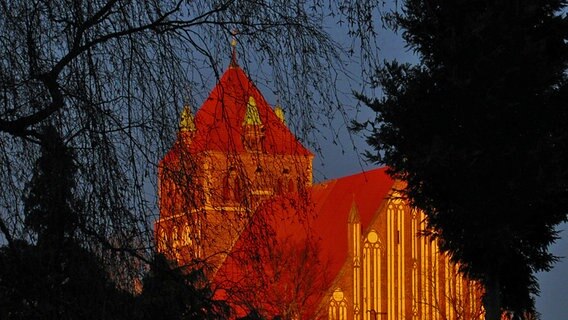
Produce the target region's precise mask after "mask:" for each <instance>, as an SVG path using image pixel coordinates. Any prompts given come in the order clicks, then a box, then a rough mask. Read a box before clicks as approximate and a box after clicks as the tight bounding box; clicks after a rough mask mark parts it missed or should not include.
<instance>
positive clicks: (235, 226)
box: [155, 52, 484, 320]
mask: <svg viewBox="0 0 568 320" xmlns="http://www.w3.org/2000/svg"><path fill="white" fill-rule="evenodd" d="M313 158H314V155H313V154H312V153H311V152H310V151H309V150H308V149H307V148H306V147H304V146H303V145H302V143H301V142H300V141H299V140H298V139H297V138H296V137H295V136H294V134H293V133H292V132H291V131H290V130H289V129H288V126H287V124H286V117H285V114H284V111H283V109H282V108H281V107H279V106H274V107H272V106H270V105H269V104H268V103H267V101H266V100H265V99H264V97H263V96H262V94H261V92H260V91H259V90H258V89H257V87H256V86H255V84H254V83H253V82H252V81H251V80H250V78H249V77H248V76H247V74H246V73H245V71H244V70H243V69H242V68H241V67H240V66H239V65H238V64H237V61H236V58H235V54H234V52H233V59H232V61H231V63H230V66H229V68H228V69H227V70H226V71H225V72H224V74H223V75H222V76H221V78H220V80H219V82H218V83H217V85H216V86H215V88H213V90H212V91H211V93H210V95H209V97H208V98H207V99H206V100H205V101H204V102H203V105H202V106H201V107H200V108H199V109H198V110H197V111H196V112H195V114H194V113H193V112H192V110H191V109H190V108H189V107H187V106H186V107H185V108H184V109H183V111H182V113H181V117H180V125H179V131H178V135H177V139H176V141H175V143H174V145H173V146H172V148H171V149H170V150H169V151H168V152H167V154H166V155H165V156H164V157H163V159H162V160H161V161H160V163H159V173H158V174H159V177H158V180H159V206H160V216H159V219H158V220H157V221H156V223H155V238H156V243H157V248H158V251H160V252H162V253H164V254H165V255H166V256H167V257H168V258H170V259H172V260H174V261H176V262H177V263H178V265H180V266H186V267H188V268H203V270H205V274H206V276H207V279H208V280H209V281H210V283H211V286H212V288H213V289H214V290H215V298H216V299H223V300H226V301H227V302H229V304H230V305H231V306H232V308H233V314H234V318H242V317H245V316H249V317H250V318H253V317H259V318H261V319H330V320H355V319H361V320H363V319H364V320H376V319H380V320H402V319H422V320H426V319H432V320H438V319H439V320H442V319H468V320H469V319H482V318H483V315H484V313H483V309H482V306H481V298H480V297H481V293H482V289H481V288H480V286H479V285H478V284H477V283H474V282H472V281H469V280H467V279H464V278H463V277H462V276H461V275H460V274H459V273H458V270H457V269H458V267H457V266H455V265H453V264H451V263H450V262H449V259H448V257H446V256H445V255H443V254H440V253H439V252H438V249H437V245H436V243H435V242H432V241H430V240H428V239H427V238H426V237H422V236H420V231H421V230H422V229H423V228H424V219H425V217H424V214H423V213H422V212H420V211H419V210H416V209H415V208H412V207H411V206H409V204H408V202H407V201H406V200H405V199H404V198H403V197H401V196H400V193H399V191H400V190H401V189H402V188H404V182H402V181H394V180H393V179H391V178H390V177H389V176H388V175H387V173H386V168H377V169H374V170H369V171H365V172H361V173H358V174H355V175H351V176H347V177H341V178H337V179H333V180H329V181H324V182H320V183H314V182H313V180H312V160H313Z"/></svg>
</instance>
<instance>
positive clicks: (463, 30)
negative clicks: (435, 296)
mask: <svg viewBox="0 0 568 320" xmlns="http://www.w3.org/2000/svg"><path fill="white" fill-rule="evenodd" d="M565 8H566V1H561V0H550V1H540V2H534V1H509V0H500V1H451V2H447V1H426V0H407V1H405V2H404V10H403V11H402V12H401V13H398V14H394V15H392V16H391V19H390V22H391V24H392V25H393V27H394V28H397V29H398V28H400V29H401V30H402V31H403V36H404V39H405V40H406V42H407V44H408V46H409V47H410V48H411V49H412V50H414V51H415V52H416V53H417V54H418V55H419V57H420V63H419V64H418V65H408V64H399V63H397V62H396V61H393V62H388V63H385V65H384V66H383V67H382V68H380V70H379V71H378V72H377V77H376V79H375V80H376V84H377V85H379V86H380V87H381V88H382V89H383V91H384V96H383V97H381V98H378V99H370V98H366V97H363V96H361V97H360V98H361V99H362V100H363V101H365V102H366V103H367V104H368V105H369V106H370V107H371V108H372V109H373V110H374V111H376V112H377V116H376V118H375V119H374V121H372V122H369V123H366V124H356V125H355V127H356V128H358V129H361V128H363V127H364V126H365V125H369V126H370V130H371V134H370V135H369V137H368V143H369V144H370V145H371V146H372V147H373V148H374V150H375V151H374V152H372V153H369V156H370V157H371V159H373V160H374V161H377V162H379V163H383V164H386V165H388V166H389V167H390V174H391V175H393V176H394V177H396V178H399V179H403V180H405V181H407V182H408V186H407V187H406V190H405V192H406V194H407V195H408V197H409V198H410V199H411V201H412V203H413V204H414V205H415V206H417V207H419V208H420V209H423V210H424V211H425V212H426V213H427V215H428V222H429V226H430V233H429V235H431V236H433V237H434V238H437V239H439V240H440V246H441V249H442V250H443V251H447V252H449V253H450V255H451V257H452V259H453V260H454V261H458V262H460V264H461V266H462V268H463V270H462V271H463V272H465V273H466V274H467V275H469V276H471V277H473V278H474V279H479V280H481V281H482V282H483V283H484V285H485V287H486V310H487V317H488V318H491V319H496V318H497V317H498V313H499V309H500V308H501V307H502V308H503V309H505V310H511V311H514V312H516V313H517V314H524V312H525V311H529V312H531V311H534V301H533V295H534V294H537V293H538V284H537V282H536V279H535V277H534V274H535V272H537V271H542V270H549V269H550V268H551V266H552V264H553V263H554V261H555V260H556V258H555V257H554V256H553V255H551V254H550V253H549V252H548V246H549V245H550V244H551V243H552V242H554V240H555V239H556V237H557V234H556V231H555V226H556V225H557V224H558V223H560V222H562V221H566V213H567V212H568V211H567V209H568V168H567V167H566V161H567V159H568V157H567V156H568V154H567V153H566V152H567V150H568V131H567V130H566V125H565V124H566V123H568V111H567V109H566V103H567V101H568V86H567V80H568V79H567V72H566V68H567V65H568V18H567V17H566V15H565V13H562V12H561V11H560V10H561V9H565ZM368 128H369V127H368Z"/></svg>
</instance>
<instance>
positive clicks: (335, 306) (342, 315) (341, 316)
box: [329, 288, 347, 320]
mask: <svg viewBox="0 0 568 320" xmlns="http://www.w3.org/2000/svg"><path fill="white" fill-rule="evenodd" d="M329 320H347V300H346V299H345V296H344V294H343V291H342V290H341V289H340V288H337V289H335V291H334V292H333V294H332V295H331V299H329Z"/></svg>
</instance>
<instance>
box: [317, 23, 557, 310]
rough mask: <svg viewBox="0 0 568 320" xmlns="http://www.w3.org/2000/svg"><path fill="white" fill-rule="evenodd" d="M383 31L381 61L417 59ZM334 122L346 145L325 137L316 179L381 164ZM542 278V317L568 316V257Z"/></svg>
mask: <svg viewBox="0 0 568 320" xmlns="http://www.w3.org/2000/svg"><path fill="white" fill-rule="evenodd" d="M330 32H333V33H334V37H336V39H340V40H339V41H341V39H347V37H346V36H345V35H342V34H341V32H340V31H339V30H336V29H331V31H330ZM380 32H382V33H381V34H379V36H378V41H379V43H378V45H379V48H380V51H379V55H380V57H379V58H380V59H381V60H383V59H386V60H392V59H397V60H399V61H404V62H410V63H413V62H416V61H417V58H416V57H415V56H414V55H413V54H411V53H410V52H408V50H406V49H405V48H404V43H403V40H402V39H401V37H400V36H399V35H397V34H394V33H393V32H389V31H386V30H380ZM345 41H349V40H345ZM350 68H351V70H352V72H353V74H358V73H359V72H360V71H359V69H358V64H357V63H356V62H352V65H351V66H350ZM342 85H345V86H346V87H345V88H341V90H340V91H341V92H352V90H356V91H360V90H361V89H360V88H361V86H362V85H361V84H358V83H355V82H353V81H351V82H348V81H343V82H342ZM376 93H378V91H376ZM342 98H343V99H345V100H344V101H345V104H346V105H348V106H353V105H354V104H356V100H355V99H354V98H353V97H352V96H351V95H349V94H346V95H345V96H344V97H342ZM370 117H373V113H372V112H371V111H370V110H366V109H365V108H364V107H363V108H362V109H361V112H360V113H359V114H358V115H357V118H358V120H363V119H365V118H370ZM334 123H335V124H336V126H337V127H336V129H338V130H339V132H340V139H341V145H342V146H338V145H335V144H333V143H330V142H326V141H325V140H322V150H323V154H322V156H323V159H322V158H321V157H320V156H319V155H317V156H316V158H315V159H314V171H315V173H316V177H315V178H316V179H317V180H321V179H332V178H337V177H341V176H345V175H350V174H354V173H357V172H360V171H361V170H364V169H369V168H374V167H377V165H373V164H369V163H365V162H364V160H363V159H362V158H361V157H360V155H359V154H360V153H362V152H363V151H364V150H365V149H366V148H367V145H366V143H365V142H364V139H363V137H361V136H351V137H349V135H348V133H347V130H346V128H345V125H344V124H343V122H342V121H341V120H336V121H335V122H334ZM324 133H325V131H324ZM351 141H353V142H354V147H355V148H356V149H357V151H355V150H353V146H352V144H351ZM358 153H359V154H358ZM320 159H322V160H320ZM566 229H568V223H564V224H562V225H560V226H558V230H566ZM560 237H561V239H560V240H558V241H557V243H555V244H554V245H553V246H551V252H552V253H553V254H555V255H557V256H559V257H568V231H564V232H561V233H560ZM538 279H539V283H540V286H541V294H540V297H538V298H537V299H536V303H537V310H538V311H539V312H540V313H541V317H542V320H555V319H568V305H566V302H565V301H566V300H567V299H568V258H561V260H560V261H559V262H558V263H557V264H556V266H555V268H554V269H553V270H552V271H550V272H544V273H540V274H538Z"/></svg>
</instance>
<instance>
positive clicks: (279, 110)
mask: <svg viewBox="0 0 568 320" xmlns="http://www.w3.org/2000/svg"><path fill="white" fill-rule="evenodd" d="M274 113H275V114H276V116H277V117H278V119H280V121H282V123H283V124H286V117H285V116H284V109H282V107H281V106H280V105H279V104H277V105H276V107H274Z"/></svg>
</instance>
